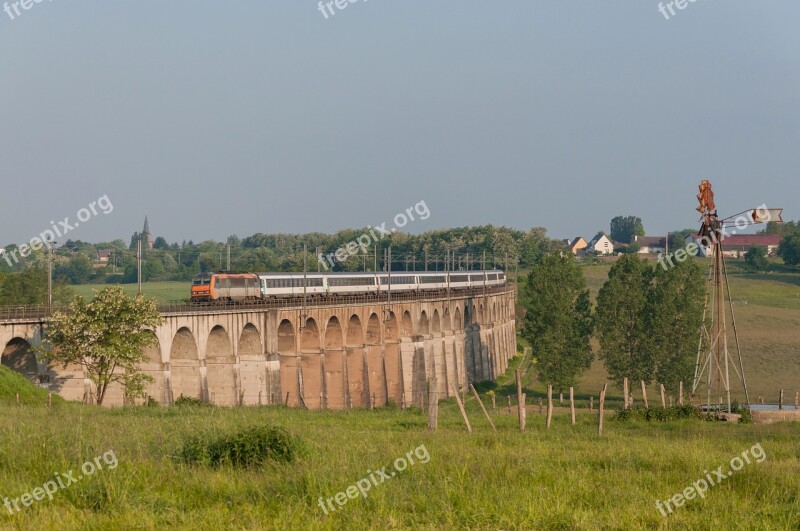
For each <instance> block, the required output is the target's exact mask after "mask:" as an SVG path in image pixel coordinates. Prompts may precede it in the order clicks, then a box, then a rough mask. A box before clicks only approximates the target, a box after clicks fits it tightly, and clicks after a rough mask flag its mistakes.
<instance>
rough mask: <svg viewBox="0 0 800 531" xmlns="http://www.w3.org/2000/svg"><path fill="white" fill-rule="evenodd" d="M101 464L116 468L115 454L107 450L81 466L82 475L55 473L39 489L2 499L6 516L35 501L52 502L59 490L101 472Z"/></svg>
mask: <svg viewBox="0 0 800 531" xmlns="http://www.w3.org/2000/svg"><path fill="white" fill-rule="evenodd" d="M103 463H105V465H106V467H108V469H109V470H114V469H115V468H117V465H118V464H119V462H118V461H117V454H115V453H114V450H109V451H107V452H106V453H104V454H103V455H100V456H97V457H95V458H94V460H93V461H86V462H85V463H84V464H83V465H81V472H83V475H79V476H77V477H76V476H75V472H73V471H72V470H70V471H69V472H64V473H59V472H56V474H55V479H51V480H50V481H45V482H44V484H43V485H42V486H41V487H36V488H35V489H33V490H32V491H30V492H26V493H24V494H22V495H21V496H19V497H17V498H4V499H3V505H5V508H6V511H8V514H9V515H12V516H13V515H14V513H18V512H19V511H21V510H22V509H23V508H25V507H30V506H31V505H33V502H35V501H42V500H44V499H45V498H48V499H50V500H52V499H53V495H54V494H55V493H56V492H58V491H59V489H66V488H67V487H69V486H70V485H72V484H73V483H77V482H79V481H80V480H82V479H84V478H88V477H90V476H92V475H93V474H94V473H95V472H98V471H100V470H103ZM20 505H22V507H20Z"/></svg>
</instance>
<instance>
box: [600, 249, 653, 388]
mask: <svg viewBox="0 0 800 531" xmlns="http://www.w3.org/2000/svg"><path fill="white" fill-rule="evenodd" d="M653 274H654V273H653V269H652V268H651V267H650V266H649V265H648V264H647V262H645V261H644V260H642V259H641V258H639V256H638V255H624V256H622V257H620V259H619V260H618V261H617V262H616V263H615V264H614V265H613V266H612V267H611V270H610V271H609V273H608V280H607V281H606V283H605V284H604V285H603V287H602V288H601V289H600V292H599V293H598V295H597V310H596V314H595V319H596V333H597V338H598V340H599V341H600V357H601V358H602V359H603V360H604V362H605V365H606V369H608V373H609V376H610V377H611V379H612V380H613V381H615V382H617V383H618V384H621V383H622V381H623V379H624V378H626V377H627V378H630V379H631V381H634V382H636V381H639V380H644V381H645V382H646V383H647V382H650V381H651V380H652V379H653V376H654V375H655V364H654V363H653V362H654V360H653V359H651V357H650V355H651V352H650V351H649V350H648V349H647V344H646V343H647V336H648V334H649V333H650V330H649V328H648V323H647V320H646V318H645V317H646V312H647V309H648V303H649V301H648V294H649V285H650V283H651V281H652V278H653Z"/></svg>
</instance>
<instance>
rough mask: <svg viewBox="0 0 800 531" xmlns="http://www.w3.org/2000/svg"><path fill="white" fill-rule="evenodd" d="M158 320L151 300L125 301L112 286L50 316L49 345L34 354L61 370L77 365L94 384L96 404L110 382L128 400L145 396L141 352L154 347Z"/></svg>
mask: <svg viewBox="0 0 800 531" xmlns="http://www.w3.org/2000/svg"><path fill="white" fill-rule="evenodd" d="M162 322H163V318H162V317H161V314H160V313H159V312H158V308H157V306H156V301H155V299H145V298H144V297H140V296H139V297H135V298H132V297H128V296H127V295H126V294H125V292H124V291H123V289H122V288H121V287H119V286H111V287H108V288H105V289H103V290H102V291H100V292H99V293H97V295H96V296H95V298H94V299H92V300H91V301H88V302H87V301H86V300H85V299H84V298H83V297H76V298H75V300H74V301H73V302H72V303H71V304H70V306H69V309H68V310H66V311H59V312H56V313H54V314H53V315H52V317H51V319H50V321H49V323H48V327H47V332H46V337H45V343H49V344H50V345H51V347H49V348H48V347H40V348H38V349H37V351H38V352H40V353H41V354H43V355H44V356H46V357H48V358H50V359H52V360H53V361H56V362H59V363H63V364H64V365H65V366H66V365H68V364H80V365H82V366H83V367H84V369H85V371H86V373H87V375H88V377H89V379H90V380H91V381H92V382H93V383H94V384H95V385H96V386H97V403H98V404H102V403H103V399H104V397H105V394H106V391H107V390H108V386H109V385H110V384H112V383H114V382H119V383H120V384H121V385H122V387H123V390H124V392H125V395H126V396H127V397H128V398H135V397H142V398H144V393H143V389H144V385H143V384H144V383H145V382H147V381H152V379H151V377H149V376H146V375H144V374H142V373H141V369H140V367H139V366H140V364H142V363H144V362H146V361H148V359H147V355H146V354H145V353H144V352H143V351H144V349H145V348H146V347H149V346H153V345H156V344H157V341H158V340H157V339H156V337H155V335H154V334H153V332H152V331H151V330H152V329H154V328H156V327H158V326H160V325H161V324H162Z"/></svg>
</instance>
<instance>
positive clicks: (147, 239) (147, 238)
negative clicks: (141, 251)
mask: <svg viewBox="0 0 800 531" xmlns="http://www.w3.org/2000/svg"><path fill="white" fill-rule="evenodd" d="M142 240H144V243H145V245H147V248H148V249H152V248H153V235H152V234H151V233H150V223H148V222H147V212H145V214H144V228H143V229H142Z"/></svg>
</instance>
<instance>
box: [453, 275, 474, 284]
mask: <svg viewBox="0 0 800 531" xmlns="http://www.w3.org/2000/svg"><path fill="white" fill-rule="evenodd" d="M467 281H469V275H450V282H467Z"/></svg>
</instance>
